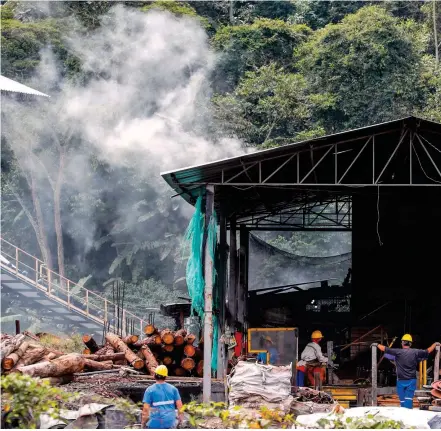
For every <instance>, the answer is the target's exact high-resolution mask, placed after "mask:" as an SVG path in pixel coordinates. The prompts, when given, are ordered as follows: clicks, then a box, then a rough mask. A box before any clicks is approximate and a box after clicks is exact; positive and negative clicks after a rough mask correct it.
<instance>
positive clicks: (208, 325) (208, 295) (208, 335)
mask: <svg viewBox="0 0 441 431" xmlns="http://www.w3.org/2000/svg"><path fill="white" fill-rule="evenodd" d="M213 209H214V187H213V186H207V188H206V202H205V229H206V232H205V233H204V234H205V235H206V234H207V229H208V226H209V222H210V219H211V215H212V213H213ZM204 278H205V289H204V299H205V307H204V358H205V361H204V377H203V381H202V400H203V402H204V403H209V402H210V401H211V354H212V344H213V260H212V257H211V254H210V244H209V243H208V241H206V244H205V256H204Z"/></svg>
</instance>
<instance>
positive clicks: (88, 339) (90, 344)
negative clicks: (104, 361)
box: [83, 334, 99, 353]
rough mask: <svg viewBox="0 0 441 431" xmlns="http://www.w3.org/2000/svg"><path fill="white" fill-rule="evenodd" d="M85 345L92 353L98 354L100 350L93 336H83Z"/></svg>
mask: <svg viewBox="0 0 441 431" xmlns="http://www.w3.org/2000/svg"><path fill="white" fill-rule="evenodd" d="M83 343H84V344H85V345H86V346H87V348H88V349H89V350H90V353H96V352H97V351H98V350H99V347H98V344H96V341H95V340H94V339H93V337H92V335H88V334H85V335H83Z"/></svg>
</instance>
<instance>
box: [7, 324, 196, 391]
mask: <svg viewBox="0 0 441 431" xmlns="http://www.w3.org/2000/svg"><path fill="white" fill-rule="evenodd" d="M144 332H145V334H146V335H147V336H146V338H144V339H141V338H140V337H138V336H137V335H128V336H126V337H124V338H121V337H119V336H118V335H116V334H113V333H111V332H108V333H107V334H106V335H105V340H104V341H105V344H104V345H101V346H100V345H99V344H98V343H97V342H96V340H94V338H93V336H92V335H89V334H84V335H83V337H82V340H83V342H84V345H85V346H84V350H83V351H82V353H68V354H65V353H64V352H60V351H57V350H54V349H52V348H49V347H46V346H43V345H42V344H41V343H40V342H39V337H38V336H37V335H33V334H31V333H28V332H24V333H23V334H18V335H15V336H10V335H7V334H1V338H0V344H1V351H0V353H1V370H2V373H5V374H8V373H21V374H27V375H29V376H33V377H40V378H48V379H51V380H50V381H52V382H67V381H70V380H72V376H73V375H74V374H75V375H78V373H83V372H88V373H90V372H96V373H99V372H112V371H111V370H113V369H115V372H118V370H119V368H120V367H122V366H126V367H127V366H129V367H132V368H134V369H135V370H136V371H137V372H141V373H144V374H150V375H153V374H154V370H155V368H156V367H157V366H158V365H161V364H163V365H165V366H167V368H168V370H169V375H170V376H179V377H189V376H194V377H202V375H203V357H202V351H201V350H200V349H198V348H196V347H195V346H194V345H193V344H194V342H195V340H196V336H195V335H193V334H187V332H186V331H185V330H184V329H180V330H178V331H171V330H170V329H163V330H158V329H157V328H156V327H154V326H153V325H147V326H146V327H145V329H144ZM60 384H61V383H60Z"/></svg>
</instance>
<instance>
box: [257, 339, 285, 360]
mask: <svg viewBox="0 0 441 431" xmlns="http://www.w3.org/2000/svg"><path fill="white" fill-rule="evenodd" d="M264 343H265V348H266V352H261V353H259V354H258V355H257V362H260V363H262V364H266V363H267V353H268V355H269V363H270V364H271V365H277V364H278V363H279V360H280V355H279V352H278V351H277V349H276V348H275V347H274V345H273V340H272V339H271V337H265V338H264Z"/></svg>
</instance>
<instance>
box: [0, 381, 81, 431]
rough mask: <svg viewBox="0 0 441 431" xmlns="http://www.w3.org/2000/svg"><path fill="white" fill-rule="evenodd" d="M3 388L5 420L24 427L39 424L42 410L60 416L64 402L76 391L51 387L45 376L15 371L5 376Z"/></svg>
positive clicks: (2, 400) (34, 426) (70, 398)
mask: <svg viewBox="0 0 441 431" xmlns="http://www.w3.org/2000/svg"><path fill="white" fill-rule="evenodd" d="M1 389H2V393H1V402H2V411H4V412H7V413H8V415H7V419H6V420H7V422H8V423H11V424H12V423H14V422H16V423H18V426H19V428H21V429H27V428H31V429H35V428H37V424H38V420H39V417H40V415H41V414H43V413H45V414H48V415H50V416H51V417H52V418H53V419H58V418H59V417H60V406H61V403H63V402H66V401H68V400H72V398H73V397H75V394H69V393H67V392H65V391H63V390H62V389H59V388H56V387H52V386H51V385H50V383H49V382H48V381H46V380H40V379H34V378H32V377H29V376H26V375H20V374H16V373H13V374H9V375H7V376H2V378H1Z"/></svg>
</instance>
